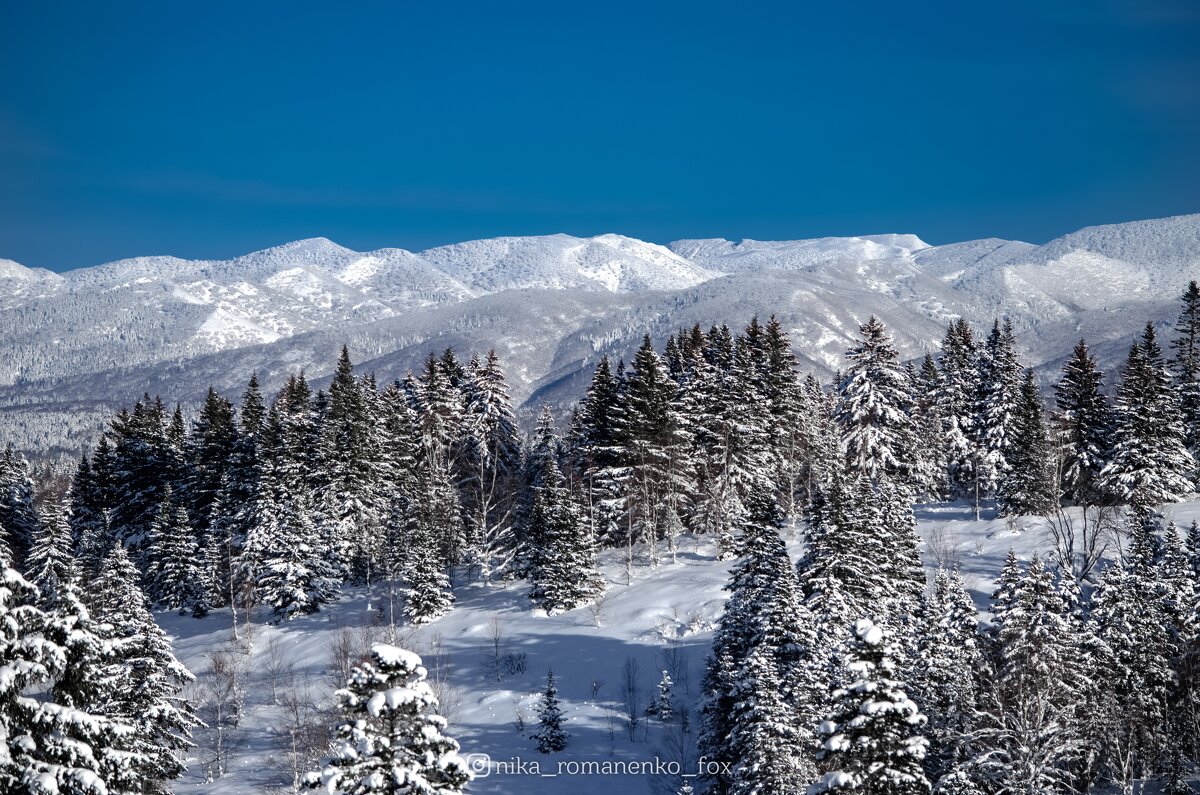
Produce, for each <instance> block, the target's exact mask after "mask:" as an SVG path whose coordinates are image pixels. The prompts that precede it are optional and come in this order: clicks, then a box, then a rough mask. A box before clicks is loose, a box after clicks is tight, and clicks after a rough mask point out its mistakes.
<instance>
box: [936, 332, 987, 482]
mask: <svg viewBox="0 0 1200 795" xmlns="http://www.w3.org/2000/svg"><path fill="white" fill-rule="evenodd" d="M978 358H979V344H978V343H977V342H976V340H975V335H974V332H972V331H971V327H970V325H968V324H967V322H966V321H965V320H963V319H961V318H960V319H958V320H956V321H954V322H953V323H951V324H950V325H949V327H948V328H947V329H946V336H945V338H944V339H943V340H942V351H941V356H940V357H939V360H938V370H939V374H940V378H939V379H938V391H937V397H936V403H937V408H938V414H939V415H940V416H941V419H942V429H943V433H944V435H945V450H946V458H947V461H946V466H947V478H948V480H949V483H950V488H951V491H952V496H970V495H972V494H973V493H974V487H975V470H976V468H977V465H978V458H979V455H978V452H977V446H976V444H975V397H976V395H977V394H978V392H979V367H978Z"/></svg>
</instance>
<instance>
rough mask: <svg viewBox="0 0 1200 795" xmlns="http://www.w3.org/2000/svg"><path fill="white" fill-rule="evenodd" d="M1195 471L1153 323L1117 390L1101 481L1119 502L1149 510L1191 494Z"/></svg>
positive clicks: (1131, 353) (1131, 355)
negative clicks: (1109, 445) (1112, 425)
mask: <svg viewBox="0 0 1200 795" xmlns="http://www.w3.org/2000/svg"><path fill="white" fill-rule="evenodd" d="M1194 468H1195V460H1194V459H1193V458H1192V454H1191V453H1189V452H1188V449H1187V447H1186V446H1185V444H1184V427H1183V421H1182V417H1181V415H1180V411H1179V398H1178V395H1177V394H1176V392H1175V390H1174V388H1173V387H1172V384H1171V381H1170V375H1169V373H1168V372H1167V369H1166V364H1165V362H1164V361H1163V355H1162V350H1161V349H1160V348H1159V345H1158V341H1157V340H1156V339H1155V334H1154V325H1153V324H1151V323H1147V324H1146V329H1145V331H1144V332H1143V334H1142V339H1141V341H1140V342H1138V343H1136V344H1135V345H1134V346H1133V347H1132V348H1130V351H1129V357H1128V358H1127V359H1126V361H1125V370H1124V372H1123V373H1122V378H1121V385H1120V386H1119V387H1118V388H1117V407H1116V426H1115V429H1114V432H1113V444H1112V455H1111V457H1110V459H1109V461H1108V463H1107V465H1106V466H1105V467H1104V470H1103V471H1102V472H1101V481H1102V483H1103V485H1104V487H1105V488H1106V489H1107V490H1108V492H1109V493H1111V494H1112V495H1113V496H1114V497H1116V499H1118V500H1119V501H1121V502H1124V503H1129V504H1131V505H1137V506H1153V505H1157V504H1159V503H1163V502H1175V501H1178V500H1181V499H1183V498H1184V497H1186V496H1187V495H1188V494H1191V493H1192V490H1193V489H1194V487H1195V484H1194V483H1193V482H1192V472H1193V470H1194Z"/></svg>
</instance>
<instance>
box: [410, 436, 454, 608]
mask: <svg viewBox="0 0 1200 795" xmlns="http://www.w3.org/2000/svg"><path fill="white" fill-rule="evenodd" d="M421 451H422V452H421V458H420V463H419V464H418V467H417V479H416V484H415V494H414V496H413V498H412V499H411V500H406V501H404V502H403V503H402V507H403V508H404V509H405V510H407V511H408V513H407V515H406V516H403V517H396V518H394V519H393V521H399V522H402V523H403V525H402V526H403V528H404V529H403V530H402V531H401V532H402V535H403V536H404V538H405V543H406V547H407V550H408V554H407V560H406V561H405V563H404V566H403V568H404V578H405V581H406V584H407V588H406V590H405V604H404V613H405V615H407V616H408V618H409V620H410V621H412V622H413V623H415V624H423V623H425V622H428V621H433V620H434V619H436V618H439V617H441V616H443V615H445V614H446V613H447V612H449V611H450V608H451V607H453V605H454V592H453V590H451V587H450V574H449V572H450V563H449V561H448V560H447V558H446V555H447V554H448V547H447V545H446V544H445V543H444V542H445V539H446V538H448V537H449V536H450V535H452V534H454V533H456V532H458V528H459V525H460V524H461V516H460V513H459V504H458V494H457V492H456V491H455V490H454V485H453V484H452V483H451V482H450V480H449V476H450V473H449V471H448V470H447V469H445V468H444V467H443V465H442V464H441V463H440V462H439V459H438V456H437V451H436V450H435V449H432V448H431V447H430V446H429V444H428V443H426V444H424V445H423V446H422V448H421ZM448 526H450V527H451V529H449V530H447V529H446V528H447V527H448Z"/></svg>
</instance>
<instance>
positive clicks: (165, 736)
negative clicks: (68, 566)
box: [89, 545, 200, 792]
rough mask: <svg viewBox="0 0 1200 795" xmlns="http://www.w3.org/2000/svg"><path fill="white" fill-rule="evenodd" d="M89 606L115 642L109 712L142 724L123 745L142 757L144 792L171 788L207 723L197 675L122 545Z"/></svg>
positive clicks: (109, 665)
mask: <svg viewBox="0 0 1200 795" xmlns="http://www.w3.org/2000/svg"><path fill="white" fill-rule="evenodd" d="M89 604H90V606H91V609H92V612H93V613H94V615H95V618H96V621H98V622H100V626H101V627H103V634H104V637H105V639H106V640H107V641H108V642H109V643H110V648H111V655H110V656H109V657H108V659H107V660H106V662H105V663H104V665H103V667H102V677H103V678H105V679H107V680H109V681H111V682H112V683H113V687H112V692H113V698H111V699H110V700H109V701H108V702H106V703H105V704H104V705H103V708H102V712H103V714H105V715H106V716H108V717H111V718H115V719H119V720H121V721H124V722H126V723H129V724H131V725H133V726H134V728H135V731H134V732H133V733H132V734H131V735H129V736H128V737H127V738H124V739H123V740H122V741H121V742H120V748H121V750H124V751H127V752H130V753H133V754H135V755H136V756H137V757H138V759H139V760H141V761H140V763H139V765H138V767H137V769H136V774H137V778H138V781H139V783H140V787H141V788H140V789H139V790H137V791H138V792H169V791H170V783H171V782H172V781H174V780H175V779H177V778H179V776H181V775H182V774H183V772H184V766H183V764H182V762H181V760H180V758H179V754H180V752H183V751H186V750H187V749H189V748H191V747H192V742H191V739H190V738H191V730H192V729H194V728H195V727H197V726H199V725H200V721H199V720H198V719H197V717H196V714H195V711H194V710H193V708H192V706H191V704H190V703H189V702H188V701H187V699H185V698H184V695H183V688H184V687H185V686H186V685H187V684H188V683H190V682H192V681H193V680H194V678H195V677H193V676H192V674H191V673H190V672H189V671H188V670H187V669H186V668H185V667H184V666H183V665H181V664H180V663H179V661H178V660H177V659H176V658H175V655H174V653H173V652H172V651H171V644H170V642H169V641H168V640H167V637H166V635H165V634H164V633H163V631H162V630H161V629H160V628H159V627H158V625H157V624H156V623H155V621H154V617H153V616H152V615H151V614H150V610H149V606H148V604H147V600H146V597H145V595H144V594H143V593H142V591H141V589H140V588H139V587H138V585H137V569H135V568H134V566H133V564H132V562H130V560H129V556H128V555H127V554H126V553H125V550H124V549H123V548H122V547H121V546H120V545H114V546H113V548H112V550H111V551H110V552H109V554H108V556H107V557H106V558H105V559H104V565H103V567H102V569H101V571H100V573H99V576H98V578H97V580H96V582H95V583H94V585H93V587H92V589H91V595H90V597H89Z"/></svg>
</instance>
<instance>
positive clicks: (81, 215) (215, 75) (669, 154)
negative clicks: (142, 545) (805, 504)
mask: <svg viewBox="0 0 1200 795" xmlns="http://www.w3.org/2000/svg"><path fill="white" fill-rule="evenodd" d="M1197 211H1200V4H1197V3H1194V2H1191V0H1149V1H1148V2H1127V3H1118V2H1112V1H1111V0H1090V1H1089V2H1070V3H1061V2H1049V1H1047V2H1036V3H1026V2H1021V1H1020V0H1016V1H1015V2H1008V3H987V4H984V3H964V2H961V0H958V2H939V1H938V0H929V1H928V2H922V3H896V2H880V3H870V2H858V3H819V4H818V3H799V2H791V3H777V4H776V3H758V2H752V1H749V0H747V1H744V2H737V3H728V2H727V3H707V2H696V1H693V2H687V3H660V2H647V1H646V0H642V1H641V2H636V3H632V2H631V3H625V2H620V1H619V0H607V1H606V2H597V3H591V2H579V3H563V2H553V3H551V2H546V3H540V2H539V3H532V2H531V3H523V2H509V3H498V2H484V3H470V2H439V3H415V2H399V1H396V2H383V3H370V2H345V3H336V4H335V3H333V2H326V3H309V2H297V1H296V0H292V2H268V1H267V0H254V1H253V2H244V1H243V2H240V3H225V2H220V1H219V0H217V1H215V2H206V3H172V2H156V3H124V2H106V3H102V4H101V3H96V4H87V3H66V2H44V3H43V2H37V3H17V2H10V3H5V4H4V5H3V6H2V7H0V257H8V258H12V259H16V260H18V261H20V262H23V263H25V264H28V265H31V266H42V267H49V268H53V269H56V270H63V269H66V268H71V267H78V266H84V265H93V264H97V263H100V262H103V261H107V260H111V259H116V258H119V257H125V256H134V255H141V254H176V255H179V256H186V257H228V256H232V255H236V254H239V253H244V252H247V251H250V250H254V249H257V248H263V247H266V246H269V245H274V244H278V243H282V242H285V241H288V240H292V239H296V238H301V237H312V236H317V235H324V236H327V237H330V238H332V239H334V240H336V241H338V242H340V243H342V244H344V245H348V246H351V247H353V248H358V249H369V248H375V247H380V246H399V247H404V248H410V249H420V248H424V247H428V246H432V245H437V244H440V243H447V242H452V241H458V240H465V239H470V238H478V237H491V236H495V235H501V234H546V233H552V232H560V231H563V232H570V233H574V234H580V235H590V234H598V233H602V232H611V231H615V232H620V233H623V234H628V235H632V236H635V237H640V238H643V239H648V240H654V241H658V242H666V241H669V240H674V239H677V238H683V237H728V238H731V239H740V238H743V237H752V238H758V239H780V238H798V237H814V236H820V235H842V234H867V233H878V232H914V233H916V234H918V235H920V236H922V237H923V238H925V239H926V240H927V241H929V242H931V243H944V242H951V241H954V240H962V239H968V238H974V237H987V236H997V237H1011V238H1021V239H1025V240H1030V241H1033V242H1041V241H1045V240H1047V239H1050V238H1052V237H1055V236H1057V235H1059V234H1062V233H1065V232H1068V231H1072V230H1074V229H1076V228H1078V227H1080V226H1084V225H1088V224H1094V223H1110V222H1117V221H1126V220H1134V219H1137V218H1148V217H1156V216H1163V215H1173V214H1180V213H1187V212H1197Z"/></svg>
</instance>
